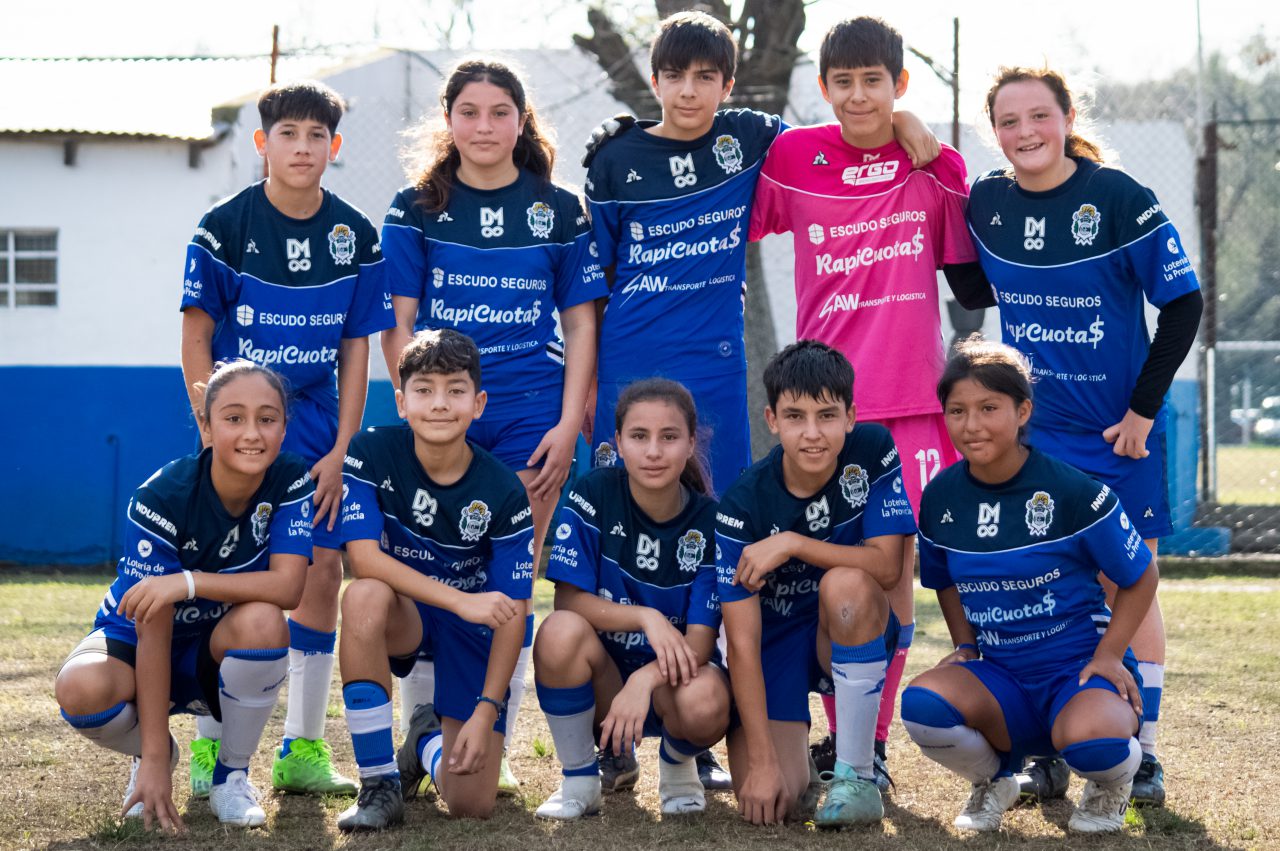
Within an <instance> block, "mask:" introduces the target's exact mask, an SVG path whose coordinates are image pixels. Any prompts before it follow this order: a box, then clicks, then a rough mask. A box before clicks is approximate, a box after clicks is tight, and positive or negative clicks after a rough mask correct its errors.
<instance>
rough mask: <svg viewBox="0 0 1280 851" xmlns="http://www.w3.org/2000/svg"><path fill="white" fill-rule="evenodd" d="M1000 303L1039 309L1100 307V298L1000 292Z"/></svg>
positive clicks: (1095, 296) (1093, 296)
mask: <svg viewBox="0 0 1280 851" xmlns="http://www.w3.org/2000/svg"><path fill="white" fill-rule="evenodd" d="M999 295H1000V301H1002V302H1004V303H1005V304H1023V305H1030V306H1035V307H1039V306H1041V305H1043V306H1045V307H1061V308H1064V309H1071V308H1075V307H1102V296H1097V295H1041V294H1040V293H1011V292H1001V293H999Z"/></svg>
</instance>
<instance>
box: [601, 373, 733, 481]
mask: <svg viewBox="0 0 1280 851" xmlns="http://www.w3.org/2000/svg"><path fill="white" fill-rule="evenodd" d="M637 402H666V403H667V404H668V405H671V406H672V407H674V408H675V409H676V410H678V411H679V412H680V413H681V415H683V416H684V424H685V425H686V426H687V427H688V429H689V435H690V436H691V437H693V438H694V440H695V441H696V442H695V443H694V447H693V453H692V454H691V455H690V456H689V460H688V461H686V462H685V465H684V469H683V470H681V471H680V484H682V485H684V486H685V487H687V488H688V489H689V490H691V491H693V492H694V493H700V494H702V495H703V496H711V495H712V491H711V485H710V483H709V482H708V480H707V473H706V470H705V469H704V468H703V464H702V459H701V458H700V457H699V453H700V451H701V450H700V448H699V447H700V446H701V445H702V442H701V441H699V440H698V439H697V435H698V409H697V408H696V407H694V404H693V396H692V395H691V394H690V393H689V390H688V388H687V387H685V386H684V385H683V384H681V383H680V382H678V381H672V380H670V379H668V378H645V379H643V380H641V381H635V382H632V383H631V384H628V385H627V386H626V387H625V388H624V389H623V391H622V393H621V394H620V395H619V396H618V404H617V406H616V407H615V408H614V413H613V422H614V424H615V428H616V429H617V430H618V433H619V434H621V433H622V426H623V423H625V422H626V419H627V411H629V410H631V406H632V405H634V404H636V403H637Z"/></svg>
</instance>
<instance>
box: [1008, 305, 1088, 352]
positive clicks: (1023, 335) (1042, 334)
mask: <svg viewBox="0 0 1280 851" xmlns="http://www.w3.org/2000/svg"><path fill="white" fill-rule="evenodd" d="M1106 324H1107V323H1106V322H1105V321H1103V319H1102V317H1101V316H1100V315H1098V314H1096V313H1095V314H1094V317H1093V321H1092V322H1090V323H1089V327H1088V328H1076V327H1074V326H1072V325H1068V326H1067V327H1066V328H1049V327H1047V326H1044V325H1041V324H1040V323H1039V322H1029V323H1028V322H1019V323H1018V324H1017V325H1014V324H1013V323H1012V322H1006V323H1005V325H1004V330H1005V333H1007V334H1008V335H1009V337H1010V338H1011V339H1012V340H1013V341H1014V343H1021V342H1022V341H1023V340H1026V341H1027V342H1028V343H1074V344H1076V345H1082V346H1092V347H1093V348H1094V349H1097V348H1098V343H1100V342H1102V338H1103V337H1105V336H1106V332H1105V331H1104V330H1103V326H1104V325H1106Z"/></svg>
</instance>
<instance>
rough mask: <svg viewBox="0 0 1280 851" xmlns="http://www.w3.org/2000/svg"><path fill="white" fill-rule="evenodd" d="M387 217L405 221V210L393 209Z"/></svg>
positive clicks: (388, 212)
mask: <svg viewBox="0 0 1280 851" xmlns="http://www.w3.org/2000/svg"><path fill="white" fill-rule="evenodd" d="M387 215H388V216H391V217H392V218H395V219H403V218H404V210H401V209H400V208H399V207H391V208H389V209H388V210H387Z"/></svg>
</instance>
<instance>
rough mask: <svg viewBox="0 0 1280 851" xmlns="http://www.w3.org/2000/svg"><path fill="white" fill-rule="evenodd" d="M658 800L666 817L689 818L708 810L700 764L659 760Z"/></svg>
mask: <svg viewBox="0 0 1280 851" xmlns="http://www.w3.org/2000/svg"><path fill="white" fill-rule="evenodd" d="M658 800H659V801H661V802H662V814H663V815H664V816H687V815H693V814H695V813H700V812H702V811H703V810H705V809H706V808H707V797H706V793H705V792H704V791H703V787H702V780H701V779H700V778H699V777H698V764H697V763H696V762H694V761H693V760H691V759H689V760H685V761H684V762H681V763H670V762H667V761H666V760H665V759H659V760H658Z"/></svg>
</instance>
